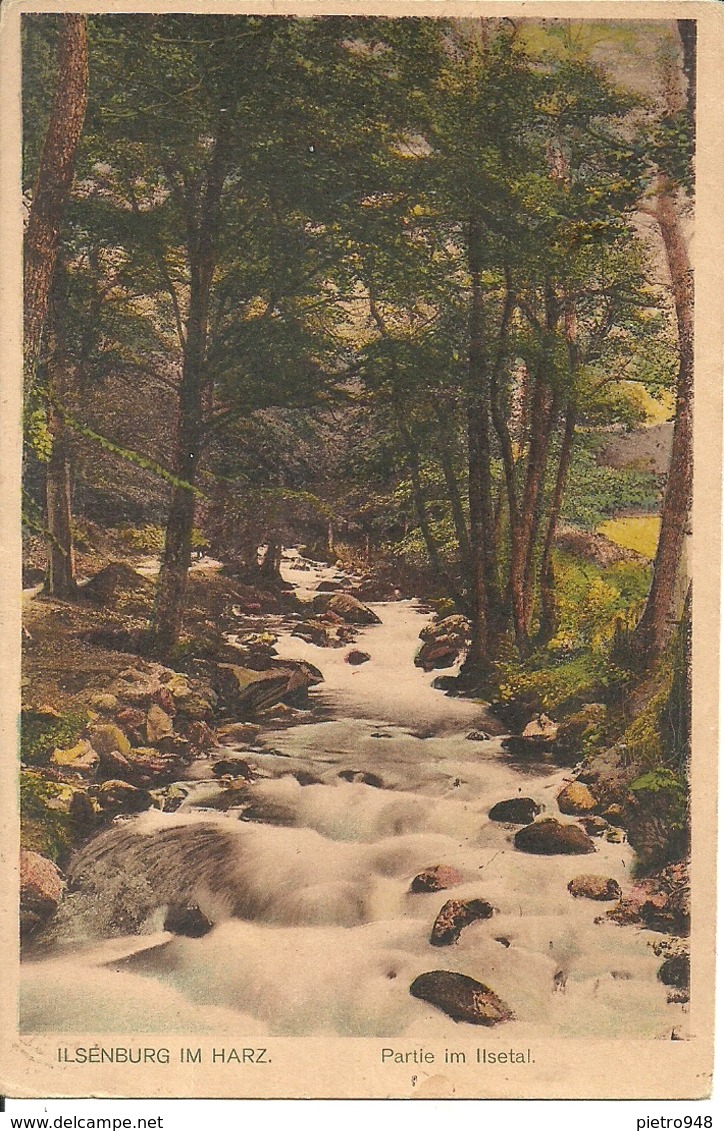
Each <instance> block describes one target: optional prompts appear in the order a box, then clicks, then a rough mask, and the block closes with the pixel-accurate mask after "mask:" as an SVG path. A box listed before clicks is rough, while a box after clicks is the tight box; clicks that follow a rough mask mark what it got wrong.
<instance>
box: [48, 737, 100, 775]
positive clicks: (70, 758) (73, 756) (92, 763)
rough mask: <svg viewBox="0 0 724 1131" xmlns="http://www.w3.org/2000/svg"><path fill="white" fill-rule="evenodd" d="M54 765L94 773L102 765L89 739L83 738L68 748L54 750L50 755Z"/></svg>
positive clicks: (80, 772) (79, 772) (74, 770)
mask: <svg viewBox="0 0 724 1131" xmlns="http://www.w3.org/2000/svg"><path fill="white" fill-rule="evenodd" d="M50 762H51V764H52V765H53V766H60V767H62V768H63V769H65V770H72V771H73V772H74V773H77V774H85V775H89V774H94V773H95V771H96V770H97V769H98V766H99V765H100V758H99V756H98V754H97V753H96V751H95V750H94V749H93V747H92V746H91V744H90V742H88V740H87V739H85V738H81V740H80V742H76V744H75V746H71V747H69V748H68V749H67V750H58V749H56V750H54V751H53V753H52V754H51V755H50Z"/></svg>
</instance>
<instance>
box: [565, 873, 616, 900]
mask: <svg viewBox="0 0 724 1131" xmlns="http://www.w3.org/2000/svg"><path fill="white" fill-rule="evenodd" d="M568 890H569V892H570V893H571V895H572V896H573V897H574V899H598V900H604V901H605V900H609V899H620V898H621V888H620V887H619V885H618V883H617V881H616V880H613V879H611V878H610V876H592V875H583V876H574V877H573V879H572V880H571V882H570V883H569V885H568Z"/></svg>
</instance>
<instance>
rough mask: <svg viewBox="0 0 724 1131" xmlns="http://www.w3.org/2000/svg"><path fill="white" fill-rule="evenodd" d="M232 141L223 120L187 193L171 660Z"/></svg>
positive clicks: (170, 525) (170, 524) (167, 573)
mask: <svg viewBox="0 0 724 1131" xmlns="http://www.w3.org/2000/svg"><path fill="white" fill-rule="evenodd" d="M226 138H227V129H226V126H225V124H224V123H223V120H222V124H221V125H220V127H219V132H218V134H217V138H216V143H215V145H214V150H213V153H212V156H211V159H210V162H209V167H208V172H207V177H206V186H205V191H204V193H203V196H202V199H201V201H200V202H197V201H195V200H194V199H193V193H192V191H191V189H190V188H189V187H188V186H187V191H186V198H187V217H186V226H187V239H188V251H189V268H190V284H191V285H190V292H189V310H188V316H187V320H186V334H185V344H184V360H183V373H182V378H181V389H180V393H179V414H178V426H177V438H176V467H175V471H176V475H177V477H178V478H179V479H180V480H183V481H184V483H183V485H182V484H179V485H177V486H175V487H174V488H173V494H172V497H171V506H170V509H169V516H168V520H167V524H166V541H165V544H164V550H163V556H162V558H161V569H160V572H159V576H158V584H157V587H156V601H155V607H154V615H153V621H152V624H151V631H150V645H151V648H152V650H153V651H154V652H156V653H158V654H160V655H164V654H167V653H168V652H169V651H170V650H171V649H172V648H173V647H174V645H175V644H176V643H177V642H178V638H179V635H180V633H181V629H182V622H183V610H184V602H185V597H186V585H187V581H188V571H189V567H190V565H191V535H192V531H193V524H194V513H195V509H196V497H195V493H194V490H193V487H194V484H195V483H196V478H197V471H198V462H199V457H200V455H201V446H202V439H203V407H204V396H205V393H206V385H207V374H206V350H207V340H208V325H209V305H210V298H211V288H212V285H213V280H214V272H215V270H216V259H217V254H218V252H217V240H218V235H219V228H220V222H221V195H222V191H223V185H224V177H225V171H226ZM186 484H187V485H186Z"/></svg>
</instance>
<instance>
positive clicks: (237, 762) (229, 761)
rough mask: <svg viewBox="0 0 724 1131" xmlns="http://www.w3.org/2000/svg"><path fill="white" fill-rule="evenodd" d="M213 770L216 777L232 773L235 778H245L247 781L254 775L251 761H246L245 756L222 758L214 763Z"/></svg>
mask: <svg viewBox="0 0 724 1131" xmlns="http://www.w3.org/2000/svg"><path fill="white" fill-rule="evenodd" d="M211 772H212V774H213V775H214V777H215V778H223V777H226V776H227V775H231V777H233V778H244V779H245V780H246V781H251V780H252V778H253V776H254V775H253V774H252V772H251V769H250V767H249V763H248V762H245V761H244V759H243V758H222V759H221V760H220V761H219V762H215V763H214V765H213V766H212V767H211Z"/></svg>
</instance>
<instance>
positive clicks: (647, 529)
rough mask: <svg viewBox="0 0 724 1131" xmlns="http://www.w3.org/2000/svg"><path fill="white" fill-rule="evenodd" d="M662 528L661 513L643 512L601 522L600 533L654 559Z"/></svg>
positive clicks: (619, 544)
mask: <svg viewBox="0 0 724 1131" xmlns="http://www.w3.org/2000/svg"><path fill="white" fill-rule="evenodd" d="M660 529H661V517H660V516H659V515H657V514H642V515H630V516H629V517H627V518H611V519H608V520H607V521H606V522H602V523H601V524H600V526H599V527H598V533H599V534H603V535H605V537H606V538H608V539H609V540H610V541H611V542H615V543H616V545H617V546H623V548H624V549H625V550H635V552H636V553H637V554H641V555H642V556H643V557H645V558H649V559H650V560H651V561H653V559H654V558H655V557H656V547H657V545H658V542H659V530H660Z"/></svg>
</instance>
